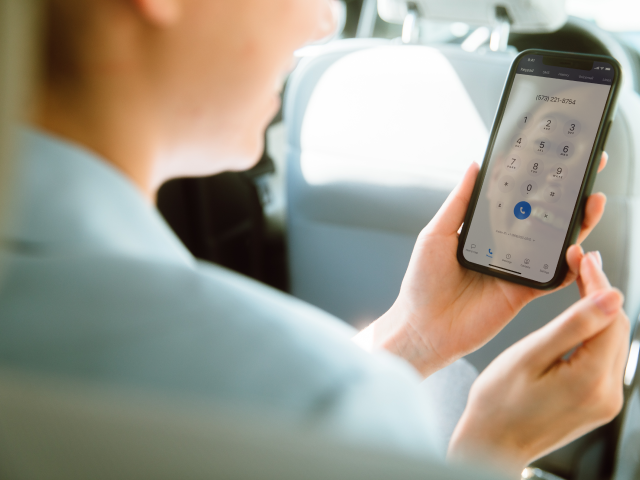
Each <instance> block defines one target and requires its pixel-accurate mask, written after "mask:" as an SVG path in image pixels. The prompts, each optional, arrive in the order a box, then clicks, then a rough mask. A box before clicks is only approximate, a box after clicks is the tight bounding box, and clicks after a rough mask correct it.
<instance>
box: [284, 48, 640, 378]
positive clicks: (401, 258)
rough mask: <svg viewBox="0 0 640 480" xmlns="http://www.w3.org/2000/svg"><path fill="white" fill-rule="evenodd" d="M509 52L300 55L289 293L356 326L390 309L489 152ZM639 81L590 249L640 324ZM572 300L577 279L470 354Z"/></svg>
mask: <svg viewBox="0 0 640 480" xmlns="http://www.w3.org/2000/svg"><path fill="white" fill-rule="evenodd" d="M514 55H515V52H513V51H506V52H491V51H484V52H473V53H470V52H466V51H463V50H462V49H460V48H459V46H457V45H436V46H425V45H401V44H397V42H393V41H386V40H381V39H368V40H366V39H357V40H343V41H340V42H335V43H334V44H331V45H329V46H327V47H326V48H325V49H324V50H320V51H318V52H317V53H316V54H315V55H312V56H310V57H308V58H306V59H305V60H304V61H303V62H301V64H300V65H299V67H298V69H297V70H296V71H295V72H294V74H293V75H292V78H291V79H290V81H289V84H288V87H287V92H286V97H285V107H284V118H285V124H286V127H287V159H288V162H287V208H288V210H287V230H288V233H287V235H288V245H289V268H290V284H291V292H292V293H293V294H294V295H296V296H298V297H300V298H302V299H303V300H306V301H308V302H310V303H313V304H315V305H317V306H319V307H321V308H323V309H325V310H327V311H329V312H331V313H333V314H335V315H337V316H338V317H340V318H342V319H344V320H345V321H347V322H349V323H351V324H354V325H356V326H364V325H366V324H367V323H368V322H370V321H372V320H374V319H375V318H377V317H378V316H380V315H381V314H382V313H384V312H385V311H386V310H387V309H388V308H389V307H390V306H391V305H392V303H393V301H394V300H395V298H396V296H397V294H398V292H399V289H400V284H401V280H402V277H403V275H404V272H405V269H406V267H407V264H408V261H409V257H410V254H411V250H412V247H413V244H414V242H415V239H416V237H417V235H418V233H419V231H420V230H421V229H422V228H423V227H424V226H425V225H426V224H427V223H428V222H429V220H430V219H431V218H432V217H433V215H434V214H435V212H436V211H437V210H438V208H439V207H440V205H441V204H442V202H443V201H444V199H445V198H446V196H447V195H448V193H449V192H450V191H451V189H452V188H453V186H454V185H455V184H456V182H457V181H458V180H459V179H460V178H461V176H462V173H463V172H464V170H465V169H466V167H467V166H468V165H469V164H470V162H472V161H477V162H480V161H481V160H482V158H483V154H484V150H485V146H486V142H487V139H488V132H489V129H490V127H491V124H492V121H493V116H494V114H495V110H496V108H497V105H498V101H499V99H500V95H501V91H502V87H503V84H504V81H505V78H506V75H507V72H508V68H509V66H510V63H511V61H512V59H513V57H514ZM623 63H624V61H623ZM626 73H627V76H628V77H630V76H631V75H632V74H633V72H626ZM631 84H632V82H628V84H627V86H626V87H625V88H623V91H622V93H621V98H620V103H619V108H618V112H617V116H616V119H615V121H614V123H613V126H612V127H611V131H610V135H609V140H608V143H607V147H606V149H607V151H608V153H609V155H610V162H609V165H608V167H607V169H606V170H605V171H604V172H603V173H602V174H601V175H599V177H598V179H597V182H596V185H595V187H594V189H595V191H603V192H604V193H605V194H606V195H607V197H608V204H607V210H606V213H605V216H604V218H603V220H602V222H601V223H600V225H599V226H598V227H597V228H596V229H595V230H594V232H593V233H592V234H591V236H590V238H589V239H588V240H587V241H586V242H585V248H586V249H589V250H600V251H601V253H602V256H603V259H604V269H605V272H606V273H607V274H608V276H609V278H610V279H611V281H612V283H613V284H614V285H615V286H617V287H618V288H620V289H621V290H622V291H623V292H624V293H625V295H626V310H627V313H628V314H629V317H630V318H633V319H635V318H637V314H638V310H639V308H640V295H638V292H639V290H640V286H639V285H640V278H639V277H638V276H639V275H640V256H639V255H640V251H638V249H637V248H635V245H638V244H639V239H640V204H639V200H640V191H639V189H640V172H639V169H638V168H637V163H638V161H639V159H640V98H639V97H638V94H637V93H636V92H635V91H633V90H632V89H631V87H630V86H629V85H631ZM578 298H579V296H578V292H577V289H576V288H575V287H570V288H567V289H565V290H563V291H560V292H556V293H553V294H551V295H548V296H545V297H543V298H540V299H538V300H536V301H534V302H532V303H531V304H530V305H528V306H527V307H526V308H525V309H523V310H522V312H521V313H520V314H519V315H518V316H517V317H516V319H515V320H514V321H513V322H511V324H510V325H508V326H507V327H506V328H505V329H504V330H503V331H502V332H501V333H500V334H499V335H498V336H497V337H496V338H495V339H493V340H492V341H491V342H489V344H487V345H486V346H485V347H483V348H482V349H480V350H479V351H477V352H475V353H473V354H471V355H469V356H468V357H467V358H468V360H469V361H470V362H471V363H473V364H474V365H475V366H476V367H477V368H478V369H480V370H482V369H483V368H484V367H485V366H486V365H487V364H488V363H489V362H490V361H491V360H493V358H495V357H496V356H497V355H498V354H499V353H500V352H502V351H503V350H504V349H505V348H507V347H508V346H510V345H512V344H513V343H514V342H515V341H517V340H519V339H520V338H522V337H524V336H525V335H527V334H529V333H530V332H532V331H534V330H536V329H538V328H539V327H541V326H542V325H544V324H545V323H547V322H548V321H549V320H551V319H552V318H554V317H555V316H556V315H558V314H559V313H560V312H562V311H563V310H564V309H566V308H567V307H568V306H569V305H571V304H572V303H574V302H575V301H576V300H577V299H578Z"/></svg>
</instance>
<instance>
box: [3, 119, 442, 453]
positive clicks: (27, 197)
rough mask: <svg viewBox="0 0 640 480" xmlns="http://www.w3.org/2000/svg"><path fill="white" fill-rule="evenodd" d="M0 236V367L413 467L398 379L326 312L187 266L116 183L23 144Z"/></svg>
mask: <svg viewBox="0 0 640 480" xmlns="http://www.w3.org/2000/svg"><path fill="white" fill-rule="evenodd" d="M23 140H24V141H23V149H22V154H21V157H20V163H19V171H18V175H17V180H16V184H15V195H14V197H15V206H16V208H15V213H16V215H15V221H14V222H13V223H12V224H10V225H9V228H8V229H5V231H4V233H3V234H2V239H1V247H2V251H3V253H4V257H5V261H4V263H3V264H2V272H1V273H0V329H1V330H0V362H2V364H3V365H5V366H11V367H18V368H23V369H27V370H30V371H36V372H38V373H44V374H56V375H63V376H70V377H74V378H77V379H91V380H93V381H99V382H104V383H111V384H117V385H124V386H127V387H135V388H144V389H146V390H152V391H158V392H159V393H170V394H176V393H177V394H180V395H186V396H192V397H198V399H200V400H202V399H204V400H205V401H208V400H210V401H211V402H212V405H214V404H215V403H220V402H223V403H225V402H226V403H231V404H233V405H235V406H240V407H242V408H244V407H245V406H246V407H247V408H251V409H254V410H258V411H260V412H262V413H263V414H264V415H271V416H274V417H275V418H280V419H282V421H283V422H290V423H292V425H294V426H295V427H296V428H301V429H307V430H314V431H317V432H320V433H322V434H326V435H330V436H331V437H332V438H335V439H336V441H345V442H349V443H356V444H362V445H369V446H375V447H381V448H384V449H396V450H400V451H403V452H407V453H411V452H415V453H420V454H424V452H427V451H433V449H434V438H433V433H432V426H433V421H434V420H433V418H432V416H431V413H430V407H429V404H428V402H427V401H426V400H425V397H424V396H423V395H422V394H421V393H420V389H419V388H417V387H418V384H419V378H418V376H417V374H416V372H415V371H414V370H413V368H412V367H411V366H409V365H408V364H407V363H405V362H404V361H402V360H400V359H398V358H396V357H394V356H392V355H390V354H384V353H380V354H375V355H372V354H368V353H366V352H364V351H362V350H360V349H359V348H358V347H356V346H355V345H354V344H353V343H352V341H351V338H352V337H353V335H354V334H355V331H354V330H353V329H352V328H350V327H348V326H347V325H346V324H344V323H343V322H341V321H339V320H337V319H335V318H334V317H332V316H330V315H328V314H327V313H325V312H322V311H320V310H318V309H317V308H314V307H312V306H310V305H308V304H305V303H303V302H301V301H299V300H296V299H295V298H293V297H290V296H288V295H285V294H283V293H280V292H278V291H276V290H273V289H271V288H268V287H266V286H264V285H261V284H259V283H257V282H254V281H252V280H250V279H248V278H245V277H243V276H240V275H237V274H235V273H233V272H231V271H228V270H225V269H223V268H220V267H217V266H214V265H210V264H207V263H203V262H200V261H197V260H195V259H194V258H193V257H192V256H191V255H190V253H189V252H188V251H187V250H186V249H185V247H184V246H183V245H182V244H181V243H180V241H179V240H178V239H177V237H176V236H175V235H174V234H173V232H172V231H171V230H170V229H169V227H168V226H167V225H166V224H165V222H164V220H163V219H162V218H161V216H160V215H159V214H158V212H157V211H156V209H155V208H154V207H153V206H152V205H150V204H148V203H147V201H146V200H145V199H144V198H143V197H142V196H141V194H140V193H139V191H138V190H137V189H136V188H135V186H134V185H133V184H132V183H131V182H130V181H129V180H128V179H127V178H126V177H125V176H124V175H122V174H121V173H120V172H119V171H117V170H116V169H114V168H113V167H111V166H110V165H109V164H108V163H106V162H105V161H103V160H102V159H100V158H98V157H97V156H96V155H95V154H93V153H91V152H89V151H87V150H84V149H83V148H81V147H79V146H77V145H73V144H70V143H67V142H65V141H63V140H61V139H56V138H54V137H52V136H49V135H46V134H44V133H42V132H38V131H35V130H27V131H26V132H25V133H24V138H23Z"/></svg>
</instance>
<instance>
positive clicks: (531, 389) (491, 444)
mask: <svg viewBox="0 0 640 480" xmlns="http://www.w3.org/2000/svg"><path fill="white" fill-rule="evenodd" d="M580 283H581V287H582V290H583V299H582V300H580V301H579V302H577V303H576V304H574V305H573V306H572V307H571V308H569V309H568V310H567V311H565V312H564V313H563V314H562V315H560V316H559V317H557V318H556V319H555V320H553V321H552V322H550V323H549V324H547V325H546V326H544V327H543V328H541V329H540V330H538V331H536V332H534V333H532V334H531V335H529V336H527V337H525V338H524V339H522V340H521V341H519V342H518V343H516V344H514V345H513V346H512V347H510V348H509V349H507V350H505V351H504V352H503V353H502V354H501V355H500V356H498V358H496V359H495V360H494V361H493V362H492V363H491V364H490V365H489V366H488V367H487V368H486V369H485V370H484V371H483V372H482V374H481V375H480V376H479V377H478V379H477V380H476V382H475V383H474V385H473V387H472V388H471V392H470V394H469V402H468V404H467V408H466V410H465V412H464V414H463V415H462V418H461V419H460V422H459V423H458V426H457V427H456V430H455V431H454V434H453V437H452V439H451V443H450V445H449V453H448V456H449V458H450V459H451V460H458V461H465V462H470V461H471V462H474V463H478V462H480V463H484V464H485V465H492V466H493V467H496V466H501V467H502V468H503V469H505V470H507V471H509V472H512V473H513V474H514V477H513V478H517V477H516V476H515V475H516V474H519V473H520V472H521V471H522V469H523V468H524V467H525V466H526V465H527V464H529V463H530V462H531V461H533V460H535V459H536V458H538V457H540V456H542V455H544V454H546V453H548V452H550V451H552V450H555V449H557V448H559V447H561V446H562V445H565V444H567V443H569V442H570V441H571V440H573V439H575V438H577V437H579V436H581V435H583V434H585V433H587V432H588V431H590V430H593V429H594V428H596V427H598V426H600V425H603V424H605V423H607V422H609V421H610V420H612V419H613V418H614V417H615V416H616V415H617V414H618V412H619V411H620V408H621V407H622V401H623V395H622V388H623V387H622V379H623V370H624V366H625V360H626V357H627V351H628V343H629V322H628V320H627V317H626V316H625V314H624V312H623V310H622V295H621V294H620V292H618V291H617V290H615V289H612V288H611V286H610V285H609V282H608V281H607V278H606V276H605V275H604V273H602V270H601V265H600V262H599V257H598V256H597V255H595V254H593V253H590V254H588V255H586V256H585V257H584V258H583V260H582V262H581V264H580ZM576 346H578V348H577V350H576V351H575V352H574V353H573V354H572V355H571V356H570V357H569V358H568V359H566V360H564V359H563V357H564V356H565V355H566V354H567V352H569V351H571V349H573V348H574V347H576Z"/></svg>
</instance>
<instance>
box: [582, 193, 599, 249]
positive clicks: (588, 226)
mask: <svg viewBox="0 0 640 480" xmlns="http://www.w3.org/2000/svg"><path fill="white" fill-rule="evenodd" d="M606 203H607V197H606V196H605V194H604V193H594V194H593V195H591V196H589V198H588V199H587V204H586V205H585V208H584V219H583V220H582V225H581V227H580V234H579V235H578V240H577V242H576V243H577V244H580V243H582V242H583V241H584V239H585V238H587V237H588V236H589V234H590V233H591V231H592V230H593V229H594V228H595V226H596V225H597V224H598V222H599V221H600V219H601V218H602V215H603V214H604V207H605V205H606Z"/></svg>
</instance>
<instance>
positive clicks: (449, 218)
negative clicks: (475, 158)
mask: <svg viewBox="0 0 640 480" xmlns="http://www.w3.org/2000/svg"><path fill="white" fill-rule="evenodd" d="M479 171H480V166H479V165H478V164H477V163H475V162H473V163H472V164H471V166H470V167H469V168H468V169H467V172H466V173H465V174H464V177H463V179H462V181H461V182H460V184H459V185H458V186H457V187H456V188H455V189H454V190H453V192H451V193H450V194H449V196H448V197H447V200H446V201H445V202H444V204H443V205H442V207H440V210H438V213H436V215H435V216H434V217H433V219H432V220H431V221H430V222H429V225H427V227H426V229H427V230H428V231H429V233H432V234H437V235H445V236H448V235H455V234H456V233H457V232H458V229H459V228H460V225H462V222H463V221H464V216H465V214H466V213H467V208H468V207H469V201H470V200H471V193H472V192H473V186H474V185H475V183H476V178H477V177H478V172H479Z"/></svg>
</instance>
